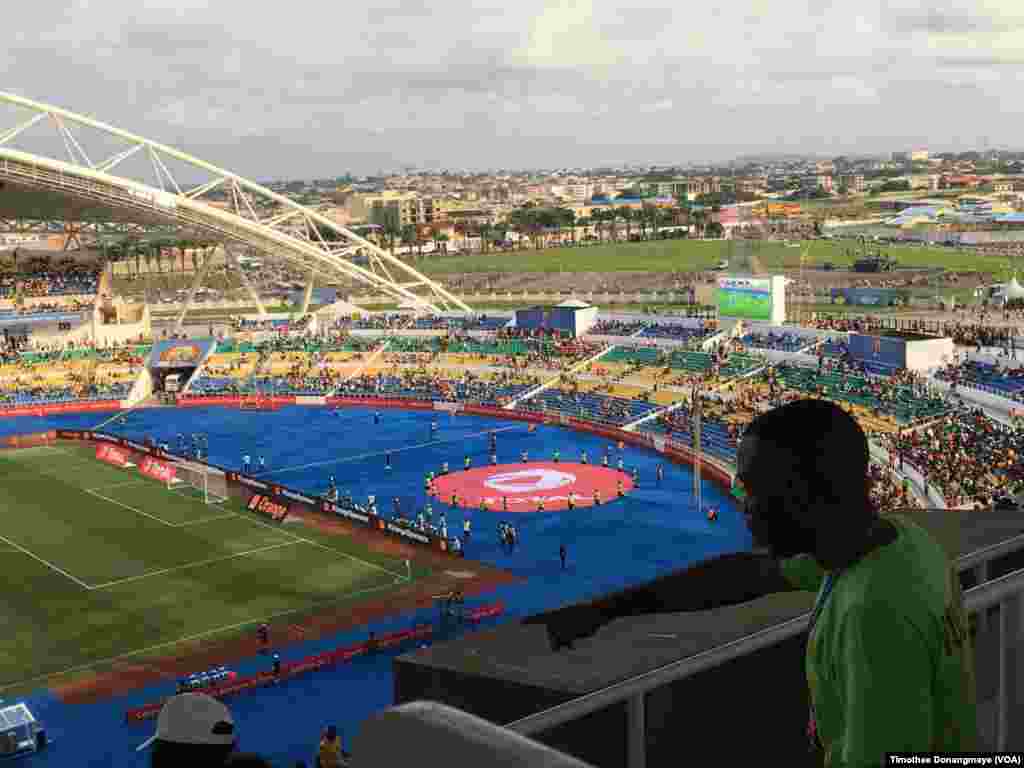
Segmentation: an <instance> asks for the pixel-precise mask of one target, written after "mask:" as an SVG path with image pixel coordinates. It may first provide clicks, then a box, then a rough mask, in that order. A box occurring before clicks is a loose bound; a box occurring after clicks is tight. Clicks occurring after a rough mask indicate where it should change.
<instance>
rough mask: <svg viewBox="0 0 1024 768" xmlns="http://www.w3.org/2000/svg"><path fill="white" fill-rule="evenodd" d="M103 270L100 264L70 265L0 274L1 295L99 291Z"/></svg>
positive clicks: (4, 297)
mask: <svg viewBox="0 0 1024 768" xmlns="http://www.w3.org/2000/svg"><path fill="white" fill-rule="evenodd" d="M99 279H100V272H99V269H97V268H96V267H89V266H83V265H70V266H67V267H65V268H63V269H52V268H35V269H33V268H32V265H29V268H28V269H26V270H25V271H24V272H23V273H20V274H8V275H0V298H3V299H10V298H13V297H14V296H15V295H18V294H20V295H21V296H28V297H38V296H71V295H80V294H86V295H95V293H96V291H97V289H98V288H99Z"/></svg>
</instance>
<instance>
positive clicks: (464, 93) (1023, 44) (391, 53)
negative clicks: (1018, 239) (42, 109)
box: [0, 0, 1024, 179]
mask: <svg viewBox="0 0 1024 768" xmlns="http://www.w3.org/2000/svg"><path fill="white" fill-rule="evenodd" d="M9 22H13V25H12V26H8V27H7V28H6V33H5V43H6V46H5V47H4V48H2V49H0V71H2V72H3V73H4V76H3V77H2V79H0V90H6V91H9V92H13V93H16V94H19V95H22V96H26V97H29V98H32V99H37V100H39V101H44V102H48V103H52V104H55V105H57V106H61V107H65V108H67V109H70V110H74V111H77V112H83V113H87V114H89V115H93V116H95V117H97V118H98V119H100V120H103V121H106V122H109V123H112V124H114V125H116V126H118V127H120V128H124V129H126V130H129V131H132V132H134V133H137V134H141V135H143V136H146V137H147V138H151V139H154V140H158V141H162V142H164V143H166V144H170V145H172V146H175V147H178V148H181V149H183V150H185V151H187V152H190V153H192V154H194V155H196V156H198V157H201V158H203V159H205V160H209V161H211V162H215V163H217V164H218V165H221V166H223V167H227V168H228V169H230V170H232V171H235V172H237V173H240V174H242V175H244V176H249V177H251V178H256V179H273V178H306V177H314V176H315V177H320V176H334V175H339V174H341V173H344V172H346V171H351V172H353V173H357V174H367V173H375V172H377V171H379V170H385V171H390V170H396V169H398V168H400V167H402V166H407V165H408V166H415V167H417V168H440V167H446V168H451V169H492V168H540V167H574V166H597V165H601V164H622V163H659V164H660V163H682V162H690V161H701V160H704V159H711V160H721V159H729V158H732V157H734V156H736V155H738V154H744V153H751V152H796V151H802V152H807V153H814V154H828V155H836V154H842V153H849V152H863V153H867V152H883V151H891V150H894V149H896V150H900V149H908V148H911V147H917V146H924V147H931V148H932V149H971V148H978V147H981V146H984V145H985V144H986V142H987V143H988V145H989V146H992V147H1000V146H1006V147H1016V146H1017V145H1015V144H1014V142H1015V139H1016V134H1015V130H1014V129H1015V127H1016V124H1017V121H1018V120H1019V119H1020V117H1021V113H1022V112H1024V105H1022V103H1021V102H1020V100H1019V99H1017V98H1015V94H1016V93H1017V92H1018V91H1019V86H1020V83H1021V79H1022V73H1024V2H1021V1H1020V0H972V2H971V3H967V2H966V1H965V0H959V2H933V1H932V0H886V2H876V1H875V0H862V1H861V2H856V3H851V2H848V1H847V2H833V3H830V2H822V0H814V2H805V0H771V1H770V2H769V0H730V2H728V3H723V4H720V7H714V6H713V5H710V4H690V3H680V2H678V0H673V1H671V2H669V1H667V0H633V2H624V1H623V0H516V1H515V2H509V0H435V1H434V2H428V0H367V2H366V3H355V2H346V1H345V0H342V2H336V3H325V2H322V0H317V1H315V2H314V1H313V0H290V2H287V3H273V4H271V3H266V4H264V3H258V2H252V0H246V1H245V2H242V1H241V0H216V2H213V0H210V2H201V1H200V0H134V1H133V2H131V3H128V2H123V1H122V0H77V2H64V1H63V0H35V1H34V2H27V3H19V4H18V11H17V13H16V14H15V16H14V17H13V18H11V19H9ZM5 127H6V126H5V125H0V128H5Z"/></svg>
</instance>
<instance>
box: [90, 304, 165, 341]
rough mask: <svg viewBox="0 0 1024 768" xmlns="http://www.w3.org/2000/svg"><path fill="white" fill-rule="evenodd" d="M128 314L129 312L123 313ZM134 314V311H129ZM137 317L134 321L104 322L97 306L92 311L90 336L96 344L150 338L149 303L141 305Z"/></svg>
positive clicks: (151, 330) (151, 326) (151, 328)
mask: <svg viewBox="0 0 1024 768" xmlns="http://www.w3.org/2000/svg"><path fill="white" fill-rule="evenodd" d="M123 314H129V313H123ZM130 314H135V313H130ZM136 316H137V317H138V318H139V319H138V320H137V321H135V322H116V323H104V322H103V315H102V313H101V312H100V310H99V307H97V308H96V310H95V311H94V312H93V321H92V337H93V340H94V341H95V342H96V343H97V344H107V343H111V344H113V343H124V342H126V341H137V340H138V339H139V337H140V336H142V338H146V339H148V338H150V337H151V336H152V333H153V325H152V319H151V317H150V313H149V305H148V304H146V305H144V306H143V307H142V310H141V312H140V313H138V314H137V315H136Z"/></svg>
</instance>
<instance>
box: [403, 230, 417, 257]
mask: <svg viewBox="0 0 1024 768" xmlns="http://www.w3.org/2000/svg"><path fill="white" fill-rule="evenodd" d="M416 240H417V237H416V225H415V224H406V225H405V226H404V227H402V245H405V246H413V245H415V244H416ZM410 261H411V258H410Z"/></svg>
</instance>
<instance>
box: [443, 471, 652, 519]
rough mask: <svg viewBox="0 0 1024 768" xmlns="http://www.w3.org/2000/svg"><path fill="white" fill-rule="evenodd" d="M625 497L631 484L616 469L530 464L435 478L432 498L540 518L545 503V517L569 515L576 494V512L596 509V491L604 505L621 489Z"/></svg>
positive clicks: (630, 481)
mask: <svg viewBox="0 0 1024 768" xmlns="http://www.w3.org/2000/svg"><path fill="white" fill-rule="evenodd" d="M620 481H621V482H622V490H623V491H624V492H626V493H628V492H629V491H631V490H632V489H633V479H632V477H630V476H629V475H627V474H626V473H625V472H619V471H618V470H616V469H611V468H605V467H600V466H598V467H595V466H593V465H591V464H574V463H569V462H564V463H563V462H555V461H531V462H527V463H525V464H498V465H496V466H490V467H478V468H477V469H470V470H468V471H462V472H459V471H456V472H451V473H449V474H447V475H441V476H439V477H436V478H434V494H433V495H434V496H435V497H436V498H437V500H438V501H440V502H443V503H445V504H451V502H452V494H453V493H454V494H456V495H457V502H456V505H457V506H459V507H463V508H464V509H480V502H481V501H482V500H486V501H487V507H488V509H490V510H491V511H495V512H501V511H504V505H503V499H507V500H508V511H509V512H536V511H537V507H538V504H539V502H540V500H541V499H543V500H544V511H545V512H550V511H552V510H560V509H568V507H569V493H574V494H576V506H577V507H589V506H591V505H593V504H594V491H595V490H597V491H600V493H601V502H602V503H607V502H609V501H614V500H615V499H616V498H617V496H618V484H619V482H620Z"/></svg>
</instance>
